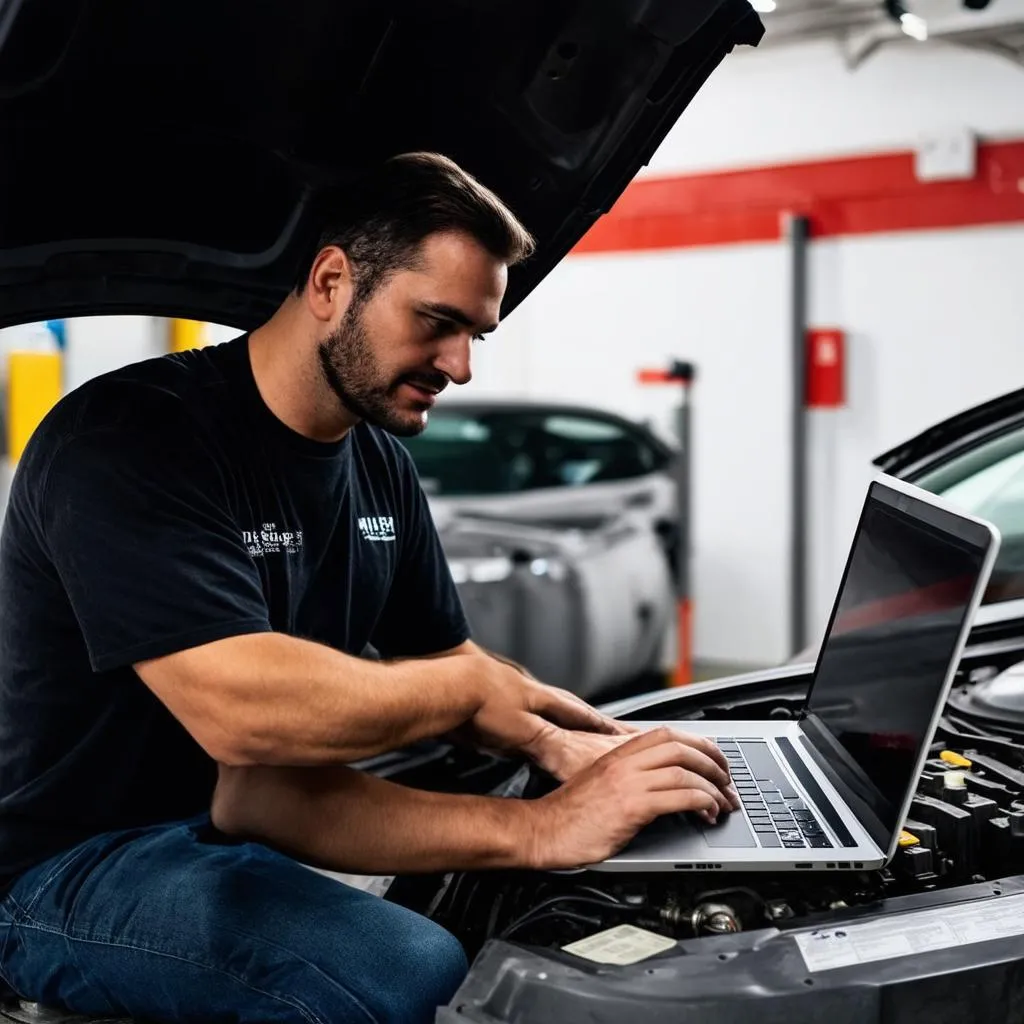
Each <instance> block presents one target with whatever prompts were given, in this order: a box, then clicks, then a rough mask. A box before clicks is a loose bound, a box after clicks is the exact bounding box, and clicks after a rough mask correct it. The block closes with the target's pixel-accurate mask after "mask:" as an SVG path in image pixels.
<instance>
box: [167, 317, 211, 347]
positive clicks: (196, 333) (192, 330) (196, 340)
mask: <svg viewBox="0 0 1024 1024" xmlns="http://www.w3.org/2000/svg"><path fill="white" fill-rule="evenodd" d="M170 340H171V346H170V347H171V351H172V352H188V351H189V349H193V348H202V347H203V346H204V345H205V344H206V324H205V323H202V322H201V321H199V320H172V321H171V339H170Z"/></svg>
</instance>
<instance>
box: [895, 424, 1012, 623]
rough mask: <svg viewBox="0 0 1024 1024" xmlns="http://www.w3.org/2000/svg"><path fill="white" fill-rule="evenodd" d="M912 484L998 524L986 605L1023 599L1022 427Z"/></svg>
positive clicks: (979, 447)
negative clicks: (998, 541) (999, 539)
mask: <svg viewBox="0 0 1024 1024" xmlns="http://www.w3.org/2000/svg"><path fill="white" fill-rule="evenodd" d="M914 482H915V483H916V484H917V485H918V486H920V487H923V488H925V489H926V490H929V491H931V492H932V493H934V494H939V495H942V496H943V497H945V498H947V499H948V500H949V501H951V502H953V503H954V504H956V505H958V506H959V507H960V508H962V509H964V510H965V511H967V512H970V513H972V514H974V515H977V516H980V517H981V518H982V519H987V520H989V521H990V522H992V523H994V524H995V525H996V526H997V527H998V528H999V531H1000V533H1001V534H1002V535H1003V543H1002V545H1001V547H1000V550H999V556H998V558H997V560H996V565H995V570H994V572H993V574H992V583H991V585H990V586H989V588H988V592H987V593H986V595H985V603H986V604H991V603H993V602H996V601H1006V600H1009V599H1011V598H1018V597H1024V429H1018V430H1014V431H1011V432H1009V433H1006V434H1002V435H1000V436H999V437H996V438H993V439H991V440H989V441H988V442H986V443H984V444H982V445H980V446H978V447H977V448H974V449H973V450H971V451H969V452H965V453H963V454H962V455H959V456H956V457H955V458H953V459H951V460H950V461H949V462H946V463H945V464H944V465H942V466H940V467H939V468H938V469H935V470H932V471H931V472H929V473H926V474H924V475H923V476H921V477H919V478H918V479H917V480H915V481H914Z"/></svg>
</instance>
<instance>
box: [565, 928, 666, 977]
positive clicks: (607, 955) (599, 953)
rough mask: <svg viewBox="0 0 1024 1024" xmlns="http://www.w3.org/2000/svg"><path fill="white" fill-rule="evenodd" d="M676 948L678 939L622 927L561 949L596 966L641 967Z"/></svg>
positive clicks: (608, 930)
mask: <svg viewBox="0 0 1024 1024" xmlns="http://www.w3.org/2000/svg"><path fill="white" fill-rule="evenodd" d="M675 944H676V940H675V939H670V938H668V937H667V936H665V935H658V933H657V932H649V931H647V930H646V929H645V928H636V927H634V926H633V925H631V924H620V925H619V926H618V927H617V928H609V929H607V930H606V931H603V932H598V933H597V934H596V935H590V936H588V937H587V938H585V939H580V940H579V942H570V943H569V945H568V946H563V947H562V949H564V950H565V951H566V953H574V954H575V955H576V956H579V957H582V958H583V959H584V960H592V961H593V962H594V963H597V964H617V965H618V966H619V967H625V966H626V965H627V964H635V963H639V962H640V961H641V960H646V959H647V958H648V957H649V956H654V955H655V954H657V953H664V952H665V951H666V950H668V949H671V948H672V947H673V946H674V945H675Z"/></svg>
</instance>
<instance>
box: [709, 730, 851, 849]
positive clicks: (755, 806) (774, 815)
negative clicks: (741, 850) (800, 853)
mask: <svg viewBox="0 0 1024 1024" xmlns="http://www.w3.org/2000/svg"><path fill="white" fill-rule="evenodd" d="M715 742H716V743H717V744H718V746H719V748H720V749H721V751H722V753H723V754H724V755H725V758H726V760H727V761H728V762H729V772H730V773H731V775H732V781H733V783H734V784H735V786H736V790H737V792H738V793H739V795H740V800H741V801H742V803H743V810H744V811H745V812H746V816H747V820H748V821H749V822H750V825H751V828H753V830H754V834H755V836H756V837H757V841H758V843H759V844H760V845H761V846H763V847H766V848H772V847H775V848H778V847H787V848H789V849H793V850H797V849H807V848H808V847H810V848H811V849H819V850H820V849H831V847H832V843H831V842H830V841H829V838H828V836H826V835H825V832H824V830H823V829H822V827H821V825H819V824H818V822H817V820H816V819H815V817H814V814H813V813H812V812H811V810H810V809H809V808H808V807H807V804H805V803H804V801H803V800H801V799H800V796H799V794H798V793H797V792H796V790H795V789H794V788H793V786H792V783H790V781H789V779H788V777H787V775H786V773H785V772H784V771H783V770H782V768H781V767H780V765H779V762H778V761H776V760H775V755H774V754H773V753H772V751H771V748H770V747H769V746H768V744H767V743H766V742H765V741H764V740H759V739H754V738H750V739H748V738H746V737H740V738H739V739H737V738H735V737H732V736H719V737H717V738H716V740H715Z"/></svg>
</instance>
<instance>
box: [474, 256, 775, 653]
mask: <svg viewBox="0 0 1024 1024" xmlns="http://www.w3.org/2000/svg"><path fill="white" fill-rule="evenodd" d="M788 294H789V272H788V263H787V260H786V258H785V254H784V253H783V252H782V251H781V249H780V247H778V246H775V245H751V246H742V247H734V248H731V249H728V250H725V249H720V250H703V251H698V250H689V251H678V252H659V253H645V254H641V255H636V256H630V257H621V256H618V255H611V256H601V255H598V256H588V257H579V258H574V259H571V260H568V261H567V262H566V263H565V264H563V265H562V266H561V267H560V268H559V269H558V270H557V271H556V272H555V273H554V274H553V275H552V276H551V277H550V278H549V279H548V280H547V281H546V282H544V283H543V284H542V285H541V286H540V287H539V288H538V289H537V291H536V292H535V293H534V294H533V295H532V296H531V297H530V299H529V300H528V301H527V302H526V303H525V304H524V306H523V307H522V308H520V309H519V310H517V311H516V312H515V313H514V314H513V315H512V316H511V317H510V318H509V320H508V323H507V324H505V325H503V326H502V327H501V328H499V330H498V331H497V332H496V333H495V335H494V337H493V340H488V341H487V342H485V343H484V344H483V345H481V346H480V347H479V348H478V349H477V351H476V354H475V364H476V376H475V379H474V381H473V383H472V384H471V385H470V387H471V388H472V389H473V390H474V392H476V393H478V394H479V393H491V394H507V393H508V391H509V390H511V389H510V387H509V385H510V384H512V382H514V390H516V391H517V392H519V393H524V392H525V393H528V394H530V395H533V396H535V397H542V398H554V399H568V400H572V401H578V402H583V403H591V404H595V405H600V406H604V407H606V408H610V409H614V410H616V411H619V412H622V413H624V414H626V415H629V416H633V417H635V418H637V419H648V418H654V419H655V420H658V421H660V423H661V425H665V424H667V423H668V422H670V418H671V410H672V408H673V405H674V403H675V402H676V401H677V395H676V392H675V390H674V389H673V388H665V387H662V386H650V385H639V384H637V383H635V376H636V372H637V371H638V370H640V369H641V368H644V367H658V368H660V367H664V366H665V365H666V363H667V361H668V359H670V358H673V357H677V358H685V359H690V360H693V361H694V362H695V363H696V364H697V367H698V379H697V382H696V385H695V388H694V392H693V413H692V416H693V432H694V434H693V442H694V464H693V474H694V475H693V487H694V493H695V496H696V503H695V507H694V524H693V545H694V547H693V554H694V564H693V568H694V592H695V594H696V595H697V602H696V630H695V632H696V636H695V647H696V650H697V651H698V653H699V654H700V656H701V657H703V658H712V659H718V660H726V661H735V662H744V661H754V662H757V661H778V660H781V659H782V658H784V657H785V656H786V655H787V654H788V653H789V652H788V650H787V648H786V637H787V636H788V629H789V627H788V605H787V604H786V596H785V595H786V594H787V593H788V591H789V564H790V563H789V549H788V543H789V526H788V523H789V521H790V502H789V484H788V480H789V474H790V471H791V467H790V452H789V446H788V440H787V431H788V429H789V418H788V416H789V414H788V409H789V407H790V402H791V392H790V382H789V375H788V367H789V361H788V360H789V357H788V354H787V353H788V345H789V341H788V334H787V330H786V313H785V304H786V297H787V296H788ZM506 367H507V371H506ZM609 586H614V581H611V580H610V581H609ZM738 624H739V625H742V629H737V625H738Z"/></svg>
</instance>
